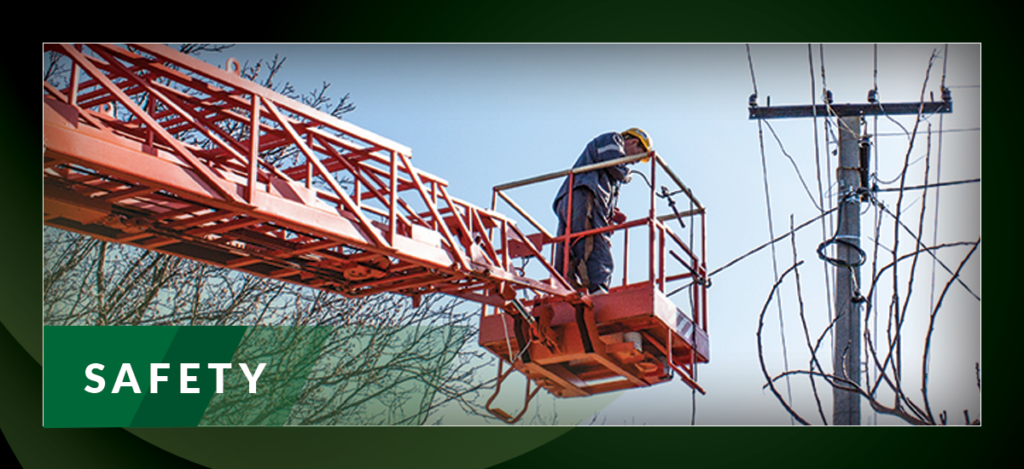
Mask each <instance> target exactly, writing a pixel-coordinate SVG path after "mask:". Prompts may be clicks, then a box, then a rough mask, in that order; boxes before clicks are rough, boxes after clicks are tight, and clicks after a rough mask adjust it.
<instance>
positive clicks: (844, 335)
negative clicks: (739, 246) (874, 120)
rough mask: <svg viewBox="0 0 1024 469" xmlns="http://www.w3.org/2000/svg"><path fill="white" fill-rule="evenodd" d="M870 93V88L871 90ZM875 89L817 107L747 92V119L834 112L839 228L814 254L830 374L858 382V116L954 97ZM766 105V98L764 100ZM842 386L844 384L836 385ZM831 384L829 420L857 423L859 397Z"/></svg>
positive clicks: (942, 106) (941, 109) (946, 103)
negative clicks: (832, 316)
mask: <svg viewBox="0 0 1024 469" xmlns="http://www.w3.org/2000/svg"><path fill="white" fill-rule="evenodd" d="M872 91H874V90H872ZM875 96H876V95H875V93H873V92H869V93H868V101H869V103H868V104H832V102H831V92H827V91H826V103H825V104H819V105H816V106H775V107H772V106H767V107H758V105H757V95H756V94H755V95H751V96H750V119H774V118H784V117H812V116H822V117H824V116H834V117H836V118H837V120H838V124H839V166H838V168H837V169H836V179H837V180H838V183H839V191H838V193H837V194H836V203H837V205H838V207H839V210H838V212H839V215H838V218H839V220H838V226H837V229H836V234H835V236H834V237H833V238H831V239H829V240H827V241H825V243H823V244H822V245H821V246H820V247H819V249H818V255H819V256H821V257H822V259H824V260H826V261H827V262H829V263H830V264H832V265H833V266H834V267H835V269H836V271H835V292H836V296H835V313H836V322H835V325H834V328H833V330H834V331H835V344H834V347H833V350H832V374H833V375H835V376H838V377H840V378H842V379H845V380H847V381H848V382H849V383H853V384H855V385H857V386H860V374H861V372H860V366H861V353H860V352H861V347H860V345H861V340H862V339H861V335H862V334H861V324H860V321H861V311H860V303H861V302H863V301H864V299H863V297H861V292H862V291H864V290H865V289H863V288H861V287H862V285H861V283H860V282H861V278H860V265H861V264H863V263H864V261H865V254H864V251H863V250H862V249H861V248H860V201H861V195H862V193H863V192H864V191H866V190H870V188H869V187H868V185H869V182H868V174H869V173H868V168H869V166H868V160H869V155H870V152H869V148H870V141H869V137H868V136H866V135H865V136H861V130H860V129H861V118H862V117H863V116H867V115H890V116H891V115H897V114H930V113H948V112H952V111H953V100H952V97H951V95H950V93H949V90H948V89H946V88H943V89H942V101H928V102H919V103H891V104H884V105H883V104H882V103H879V102H878V101H877V100H876V99H874V97H875ZM768 102H769V103H771V100H769V101H768ZM828 245H835V246H836V257H835V258H830V257H827V256H826V255H825V254H824V253H823V250H824V249H825V248H826V247H827V246H828ZM837 384H838V386H839V387H845V386H844V383H843V382H838V383H837ZM839 387H837V386H833V387H832V423H833V424H834V425H860V396H859V395H858V394H857V393H855V392H850V391H845V390H842V389H840V388H839Z"/></svg>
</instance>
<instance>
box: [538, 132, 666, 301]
mask: <svg viewBox="0 0 1024 469" xmlns="http://www.w3.org/2000/svg"><path fill="white" fill-rule="evenodd" d="M644 152H650V153H653V152H652V151H651V139H650V137H648V136H647V133H646V132H644V131H643V130H642V129H639V128H636V127H634V128H631V129H628V130H626V131H624V132H608V133H605V134H601V135H598V136H597V137H595V138H594V139H593V140H591V141H590V143H588V144H587V146H586V147H585V148H584V149H583V153H582V154H581V155H580V157H579V158H578V159H577V160H576V163H575V164H574V165H573V168H579V167H582V166H587V165H591V164H595V163H601V162H604V161H610V160H614V159H616V158H622V157H624V156H627V155H629V156H633V155H638V154H640V153H644ZM633 163H635V161H634V162H633ZM629 164H632V163H629ZM629 180H630V175H629V168H628V167H627V164H626V163H622V164H617V165H614V166H609V167H607V168H602V169H597V170H593V171H587V172H584V173H578V174H576V175H574V176H573V192H572V223H571V224H570V225H571V228H572V233H580V232H583V231H587V230H591V229H595V228H603V227H606V226H608V225H609V224H610V223H611V222H614V223H622V222H623V221H625V219H626V218H625V216H624V215H623V214H622V212H619V210H618V208H617V207H616V205H617V203H618V198H619V187H621V185H622V184H625V183H628V182H629ZM568 193H569V177H568V176H567V177H566V179H565V181H564V182H563V183H562V187H561V188H560V189H559V190H558V194H557V195H556V196H555V201H554V203H553V204H552V208H553V209H554V210H555V214H556V215H558V236H562V235H564V234H565V232H566V225H567V222H566V213H567V212H568V210H567V208H568V203H569V200H568V199H569V197H567V194H568ZM564 245H565V244H564V242H558V243H556V245H555V259H554V262H555V265H554V267H555V269H556V270H558V271H559V272H560V273H562V275H563V276H564V277H565V278H566V280H568V281H569V282H570V284H572V286H573V287H574V288H586V289H587V291H588V292H589V293H592V294H593V293H606V292H607V291H608V289H609V287H610V283H611V277H612V271H613V269H614V267H615V264H614V262H613V261H612V254H611V233H610V232H604V233H599V234H596V235H590V236H585V237H582V238H574V239H572V240H571V241H570V246H571V248H570V250H569V251H570V254H569V259H568V266H566V259H565V258H564V257H563V256H564V254H563V249H564Z"/></svg>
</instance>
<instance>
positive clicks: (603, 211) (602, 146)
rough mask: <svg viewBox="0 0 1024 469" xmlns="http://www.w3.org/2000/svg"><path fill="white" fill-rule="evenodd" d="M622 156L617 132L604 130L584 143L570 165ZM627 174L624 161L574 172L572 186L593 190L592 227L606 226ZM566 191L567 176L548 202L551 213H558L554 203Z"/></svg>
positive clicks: (580, 164) (623, 146) (622, 149)
mask: <svg viewBox="0 0 1024 469" xmlns="http://www.w3.org/2000/svg"><path fill="white" fill-rule="evenodd" d="M623 156H626V149H625V144H624V143H623V140H622V135H620V134H619V133H618V132H608V133H605V134H601V135H598V136H597V137H595V138H594V139H593V140H591V141H590V143H588V144H587V146H586V148H584V149H583V153H582V154H580V157H579V158H577V159H576V163H575V164H573V165H572V167H573V168H579V167H581V166H586V165H590V164H594V163H601V162H604V161H609V160H614V159H616V158H622V157H623ZM628 174H629V168H627V167H626V165H625V164H618V165H615V166H609V167H607V168H604V169H598V170H596V171H588V172H585V173H580V174H576V175H575V176H574V178H573V182H574V184H573V188H578V187H581V186H583V187H587V188H589V189H590V190H591V191H592V192H593V193H594V202H595V203H596V205H597V206H596V207H595V208H596V209H597V212H598V216H596V217H595V218H596V219H595V220H594V221H595V222H596V223H595V226H594V227H595V228H598V227H601V226H607V224H608V220H609V219H610V218H611V216H612V212H613V211H614V210H615V206H616V204H617V203H618V198H619V187H621V186H622V183H623V182H624V181H625V180H626V176H627V175H628ZM568 192H569V177H568V176H566V177H565V181H563V182H562V187H561V188H559V189H558V194H557V195H555V201H554V203H553V204H552V206H551V207H552V209H553V210H554V211H555V213H556V214H557V213H558V202H559V200H560V199H561V198H562V197H565V195H566V194H567V193H568Z"/></svg>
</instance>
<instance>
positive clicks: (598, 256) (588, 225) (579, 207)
mask: <svg viewBox="0 0 1024 469" xmlns="http://www.w3.org/2000/svg"><path fill="white" fill-rule="evenodd" d="M567 205H568V197H562V198H561V199H559V200H558V203H557V204H556V208H555V213H556V214H557V215H558V236H562V235H564V234H565V228H566V222H565V220H566V208H567ZM599 212H600V210H599V208H598V205H597V203H596V201H595V200H594V193H593V192H591V191H590V189H588V188H586V187H577V188H575V189H573V192H572V232H573V233H581V232H584V231H587V230H591V229H594V228H602V227H605V226H608V217H607V216H606V215H605V214H602V213H599ZM570 245H571V248H570V250H569V252H570V257H569V265H568V270H567V269H566V267H565V266H566V264H565V260H564V258H563V256H564V253H563V250H564V243H563V242H559V243H557V244H556V246H555V259H554V267H555V269H556V270H558V271H559V272H560V273H561V274H562V275H563V276H564V277H565V278H566V280H568V281H569V283H570V284H572V285H573V286H574V287H577V288H579V287H583V288H587V290H588V291H589V292H590V293H594V292H597V291H599V290H601V289H604V291H608V289H609V287H610V284H611V279H612V271H613V270H614V269H615V263H614V261H613V260H612V253H611V247H612V243H611V233H609V232H605V233H599V234H596V235H589V236H584V237H582V238H573V239H572V240H570Z"/></svg>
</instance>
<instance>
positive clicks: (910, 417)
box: [757, 53, 981, 425]
mask: <svg viewBox="0 0 1024 469" xmlns="http://www.w3.org/2000/svg"><path fill="white" fill-rule="evenodd" d="M935 57H936V55H935V53H933V55H932V61H934V59H935ZM932 61H930V62H929V68H928V70H929V71H930V70H931V66H932ZM925 83H926V84H927V73H926V78H925ZM943 86H944V85H943ZM921 100H922V101H923V100H924V89H922V95H921ZM922 122H923V120H922V116H920V115H918V116H917V119H916V120H915V123H914V127H913V129H912V130H910V131H906V129H904V131H906V132H907V135H908V139H909V143H908V145H907V147H906V151H905V154H904V161H903V167H902V171H901V173H900V176H899V177H898V178H897V179H895V180H893V181H889V182H888V183H889V184H891V186H890V187H884V188H879V187H878V184H877V183H878V180H877V175H875V184H874V187H872V188H871V189H870V190H868V191H862V192H861V193H859V194H857V197H862V199H861V200H863V201H864V202H867V203H868V204H869V205H870V206H872V207H875V208H876V213H877V215H876V223H875V225H874V227H873V233H872V235H871V236H870V238H869V239H871V240H872V244H871V246H870V247H869V248H868V249H869V250H870V252H871V253H872V254H871V255H870V256H869V257H870V258H871V263H870V265H865V267H868V266H870V269H871V272H870V278H869V279H868V282H867V283H863V282H862V283H863V284H862V285H860V286H859V288H855V289H854V292H855V297H854V298H853V301H854V302H855V304H858V305H859V307H860V308H862V311H863V312H864V314H863V316H862V321H863V322H862V324H861V330H862V331H863V337H862V344H861V348H862V350H864V352H863V355H862V357H861V359H860V360H858V361H859V362H866V366H867V368H868V369H869V370H871V371H873V376H871V375H870V374H869V376H868V378H867V379H866V380H865V382H864V383H859V382H854V381H851V380H850V379H848V378H847V377H846V376H848V374H847V373H846V371H845V370H828V369H827V364H829V363H837V362H838V361H834V360H833V357H831V354H833V353H837V354H839V353H847V352H848V351H849V346H847V347H846V348H845V350H846V351H843V352H838V351H837V352H833V351H832V350H829V349H830V347H829V346H828V345H825V346H824V347H823V344H827V342H828V337H829V334H830V333H831V332H832V329H833V327H834V326H835V324H836V322H837V321H838V320H840V319H841V315H840V316H839V317H832V318H831V320H830V322H829V323H828V324H827V326H825V327H824V328H822V329H821V330H820V331H817V334H816V335H815V334H812V331H811V329H810V327H809V325H808V319H807V314H806V311H805V304H804V297H803V290H802V285H801V281H800V269H801V266H802V265H803V263H804V261H802V260H799V253H798V250H797V243H796V240H795V238H796V232H797V231H798V230H799V228H793V227H792V225H793V223H792V219H791V221H790V225H791V229H790V231H789V232H788V233H787V234H786V235H783V236H780V237H778V238H776V239H775V240H773V242H777V241H781V240H782V239H784V238H785V237H786V236H790V237H791V241H792V249H793V262H792V265H791V266H790V267H789V268H788V269H787V270H785V271H784V273H783V274H782V275H781V276H779V277H778V278H777V280H776V282H775V284H774V285H773V287H772V289H771V292H770V293H769V294H768V298H767V299H766V301H765V304H764V308H763V309H762V310H761V314H760V317H759V323H758V331H757V343H758V358H759V360H760V363H761V369H762V372H763V374H764V377H765V380H766V384H765V388H768V389H770V391H771V392H772V393H773V395H774V396H775V397H776V398H777V400H778V401H779V403H780V404H781V405H782V406H783V407H784V408H785V410H786V411H787V412H788V413H789V414H790V415H791V416H792V417H793V418H794V420H796V421H798V422H800V423H801V424H805V425H808V424H810V423H811V421H810V419H808V418H806V417H805V416H803V415H801V413H800V412H799V411H798V410H797V409H796V406H795V405H794V403H793V402H792V401H791V400H788V399H787V398H785V397H784V396H783V392H782V391H780V389H778V387H777V383H778V381H779V380H782V379H786V378H788V377H791V376H795V375H805V376H808V377H809V380H808V382H809V386H810V388H811V395H813V398H814V400H815V404H816V408H817V413H818V416H819V418H820V419H821V422H822V423H824V424H826V425H827V424H828V423H829V422H828V419H827V418H826V411H825V409H823V406H822V401H821V398H820V393H821V391H822V390H821V389H819V388H818V386H817V385H818V384H820V383H822V382H823V383H825V385H826V388H825V389H832V388H835V389H841V390H844V391H849V392H852V393H856V394H858V395H859V396H861V397H862V398H864V400H865V401H866V402H867V403H868V404H869V405H870V407H871V409H873V410H874V411H875V412H878V413H879V414H886V415H892V416H895V417H898V418H899V419H901V420H903V421H905V422H907V423H910V424H913V425H946V424H949V423H953V422H952V421H951V420H950V419H949V418H948V415H947V411H946V410H942V411H941V412H939V413H938V414H936V412H935V410H933V409H932V406H931V404H930V399H929V394H930V389H929V371H930V364H931V359H932V351H933V349H934V348H935V344H934V339H935V330H936V322H937V319H938V317H939V316H940V312H941V311H942V310H943V307H944V306H945V304H946V303H945V301H946V299H947V298H948V297H949V295H950V293H951V292H953V291H954V290H960V291H961V292H964V293H966V296H968V297H973V298H974V299H975V300H977V301H978V302H980V300H981V298H980V296H979V295H978V294H977V293H975V292H974V291H973V290H972V289H971V288H970V287H969V286H968V284H967V283H965V282H964V279H963V278H962V274H963V272H964V269H965V267H966V266H968V265H969V264H970V263H971V262H974V263H977V262H979V257H980V254H979V250H980V246H981V238H980V237H979V238H978V239H976V240H962V241H957V242H947V243H933V244H930V245H929V244H927V243H926V242H925V233H926V230H925V228H926V226H925V225H926V224H925V219H926V216H925V213H926V206H925V201H926V200H927V197H926V196H927V194H928V192H927V191H928V190H929V189H930V188H933V187H936V186H938V185H939V183H932V184H929V183H928V181H932V180H935V179H937V178H936V176H935V175H934V174H929V172H930V171H933V169H932V168H931V166H930V161H931V147H930V142H931V127H930V124H928V125H929V127H928V142H929V147H928V149H927V150H926V154H925V160H924V161H925V164H924V173H923V175H922V177H923V180H924V181H925V184H924V185H922V186H918V187H910V186H908V185H907V183H906V181H907V177H908V173H909V171H910V168H911V166H912V164H911V161H910V155H911V151H912V150H913V149H914V136H916V135H917V133H918V126H919V125H920V124H921V123H922ZM964 182H979V181H964ZM975 187H976V186H975ZM912 190H914V191H916V190H921V191H923V192H922V194H923V195H922V196H921V197H920V198H919V199H918V201H919V202H920V205H918V207H917V208H916V209H915V210H917V211H918V214H917V215H918V216H917V220H916V221H917V223H916V226H915V227H912V226H908V223H907V222H906V218H907V217H908V213H909V212H910V210H909V209H908V205H907V203H906V202H905V196H906V195H907V194H909V193H910V192H911V191H912ZM884 193H895V196H894V197H889V198H883V196H882V195H883V194H884ZM893 198H895V200H893ZM829 214H831V213H823V214H822V217H824V216H825V215H829ZM936 217H937V215H936ZM937 225H938V222H937V221H936V226H937ZM803 226H807V223H805V224H803V225H801V227H803ZM889 229H891V236H888V235H885V232H886V231H887V230H889ZM880 251H885V252H887V253H888V254H887V255H888V256H889V260H885V259H883V257H885V255H886V254H885V253H884V252H882V253H881V254H880ZM946 252H950V253H954V254H952V256H949V255H940V254H944V253H946ZM862 254H863V255H864V256H865V257H868V254H867V252H863V251H862ZM819 256H820V248H819ZM823 259H824V258H823ZM924 259H931V260H933V268H932V270H933V271H934V272H935V274H938V275H946V280H945V283H944V285H943V286H942V287H941V289H939V290H937V291H939V294H938V297H937V298H935V297H934V296H933V298H931V299H930V300H920V299H919V298H918V297H919V296H921V293H920V291H918V290H915V287H917V288H918V289H920V288H921V284H922V283H924V282H925V280H921V277H922V276H923V275H922V274H921V272H922V271H923V270H924V269H925V267H926V262H925V261H924ZM951 259H958V260H959V261H958V264H953V263H952V262H951ZM864 260H865V261H866V260H867V259H866V258H865V259H864ZM975 265H976V264H975ZM834 268H835V269H836V270H838V269H847V268H850V267H849V266H842V265H839V266H835V267H834ZM790 274H792V277H791V278H793V279H794V285H795V295H796V297H797V299H798V305H799V306H798V308H799V314H798V316H799V319H800V323H801V325H802V327H803V334H804V337H803V339H804V346H805V347H806V356H807V357H808V359H807V361H806V364H807V368H804V369H792V368H791V369H787V370H784V371H783V372H777V373H774V374H773V373H771V372H769V370H768V366H767V363H766V356H765V355H766V354H765V351H764V337H763V332H764V326H765V317H766V311H767V310H768V308H769V305H770V304H771V303H772V302H773V299H775V298H777V297H778V296H780V294H781V289H782V287H783V284H784V282H785V281H786V279H787V277H788V276H789V275H790ZM935 274H933V277H932V279H933V280H932V282H933V283H932V286H933V288H934V285H935V284H934V279H935ZM837 275H838V274H837ZM915 294H916V296H915ZM827 301H832V299H828V300H827ZM912 302H913V303H914V306H911V303H912ZM924 302H927V305H926V306H922V305H921V304H922V303H924ZM813 309H814V310H817V311H823V310H829V306H828V305H818V306H816V307H814V308H813ZM957 312H958V313H959V311H957ZM947 314H948V313H947ZM914 316H917V317H916V318H915V317H914ZM780 319H781V317H780ZM879 323H881V324H879ZM910 324H921V325H923V327H922V329H923V330H910ZM910 334H915V335H916V336H919V337H922V338H923V339H921V340H920V341H921V342H922V348H921V353H920V361H919V362H918V363H917V365H916V366H917V367H919V368H920V381H919V382H913V383H912V382H910V381H908V380H905V379H904V376H905V373H906V372H908V371H909V370H910V367H913V366H915V365H912V364H911V363H908V360H907V357H908V350H907V347H908V346H907V343H908V341H907V337H908V336H909V335H910ZM952 345H954V346H955V345H956V344H952ZM843 362H845V360H844V361H843ZM980 370H981V367H980V362H976V363H975V367H974V373H971V375H970V376H966V375H965V376H959V377H958V379H962V380H969V382H970V383H972V384H973V383H975V382H976V384H977V388H978V392H979V395H980V391H981V375H980ZM915 371H916V370H915ZM915 388H916V389H915ZM963 415H964V420H963V422H962V423H964V424H967V425H979V424H980V415H978V416H973V418H972V416H970V415H969V413H968V411H967V410H964V411H963Z"/></svg>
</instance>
